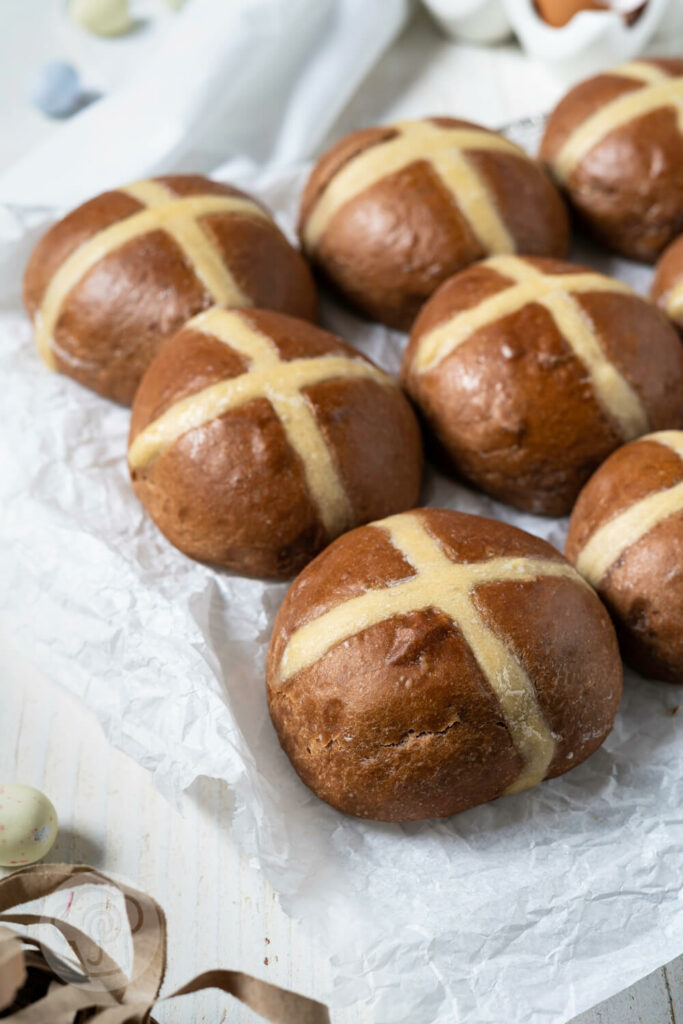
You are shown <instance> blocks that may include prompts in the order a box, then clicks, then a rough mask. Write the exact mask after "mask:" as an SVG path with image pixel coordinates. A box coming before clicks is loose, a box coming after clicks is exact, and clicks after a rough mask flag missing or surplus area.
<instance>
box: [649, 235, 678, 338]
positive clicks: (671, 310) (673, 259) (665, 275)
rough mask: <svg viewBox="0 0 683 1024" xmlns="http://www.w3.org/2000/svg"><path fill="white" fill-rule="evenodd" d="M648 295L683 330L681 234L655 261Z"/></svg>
mask: <svg viewBox="0 0 683 1024" xmlns="http://www.w3.org/2000/svg"><path fill="white" fill-rule="evenodd" d="M650 295H651V297H652V300H653V301H654V302H656V303H657V305H658V306H659V308H660V309H661V310H663V311H664V313H666V315H667V316H668V317H669V318H670V319H671V320H673V322H674V323H675V324H676V327H678V329H679V331H683V235H679V237H678V238H677V239H676V240H675V241H674V242H672V243H671V245H670V246H668V248H666V249H665V250H664V252H663V253H662V255H661V257H660V259H659V261H658V262H657V270H656V273H655V276H654V280H653V282H652V290H651V292H650Z"/></svg>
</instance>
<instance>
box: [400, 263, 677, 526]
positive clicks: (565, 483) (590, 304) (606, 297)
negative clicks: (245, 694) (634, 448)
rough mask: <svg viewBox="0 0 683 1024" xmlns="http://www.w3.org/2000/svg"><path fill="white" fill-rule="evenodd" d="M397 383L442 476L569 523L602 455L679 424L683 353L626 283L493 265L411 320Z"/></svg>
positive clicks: (452, 285)
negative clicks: (446, 473)
mask: <svg viewBox="0 0 683 1024" xmlns="http://www.w3.org/2000/svg"><path fill="white" fill-rule="evenodd" d="M401 372H402V379H403V383H404V386H405V388H406V389H407V391H408V393H409V394H410V396H411V397H412V398H413V400H414V401H415V402H416V404H417V406H418V407H419V409H420V411H421V413H422V415H423V417H424V419H425V422H426V424H427V425H428V427H429V428H430V431H431V434H432V437H433V441H434V446H435V449H436V451H437V453H438V454H439V455H440V457H441V459H442V461H443V462H444V463H445V465H446V467H447V468H449V469H450V470H452V471H453V472H455V473H457V474H460V475H461V476H463V477H465V478H466V479H467V480H469V481H470V482H472V483H473V484H475V485H476V486H477V487H480V488H481V489H482V490H483V491H485V492H486V493H487V494H491V495H492V496H493V497H495V498H499V499H500V500H502V501H505V502H508V503H509V504H511V505H515V506H517V507H518V508H522V509H527V510H529V511H531V512H538V513H543V514H545V515H556V516H559V515H566V514H568V513H569V512H570V511H571V509H572V506H573V504H574V501H575V500H576V497H577V495H578V493H579V490H580V489H581V487H582V486H583V484H584V483H585V482H586V480H587V479H588V477H589V476H590V474H591V473H592V472H593V470H594V469H596V468H597V467H598V466H599V465H600V463H601V462H602V461H603V459H605V458H606V457H607V456H608V455H609V454H610V452H612V451H614V449H615V448H618V447H619V445H620V444H622V443H623V442H624V441H628V440H631V439H632V438H634V437H638V435H640V434H646V433H647V432H648V431H649V430H652V429H657V430H659V429H666V428H670V427H680V426H683V346H681V343H680V340H679V338H678V335H677V333H676V331H675V330H674V329H673V327H672V326H671V324H670V323H669V322H668V321H667V319H666V317H664V316H663V315H662V313H661V312H660V311H659V310H658V309H656V308H655V307H654V306H653V305H652V303H650V302H647V301H646V300H645V299H642V298H640V297H639V296H638V295H636V294H635V292H633V291H632V290H631V289H630V288H629V287H628V286H627V285H626V284H624V283H623V282H621V281H616V280H614V279H612V278H609V277H605V276H604V275H603V274H597V273H595V271H592V270H590V269H589V268H588V267H581V266H577V265H575V264H571V263H563V262H560V261H558V260H544V259H533V258H529V257H525V258H522V257H516V256H496V257H491V258H490V259H488V260H483V261H482V262H481V263H478V264H476V265H475V266H473V267H469V268H468V269H467V270H463V271H461V272H460V273H459V274H456V275H455V276H454V277H453V278H451V280H450V281H447V282H446V283H445V284H444V285H442V286H441V288H440V289H439V291H438V292H437V293H436V294H435V295H434V296H433V297H432V298H431V299H430V300H429V302H428V303H426V305H425V307H424V309H423V310H422V312H421V314H420V316H419V318H418V320H417V322H416V324H415V327H414V329H413V333H412V335H411V339H410V343H409V345H408V348H407V350H406V352H405V356H404V360H403V367H402V371H401Z"/></svg>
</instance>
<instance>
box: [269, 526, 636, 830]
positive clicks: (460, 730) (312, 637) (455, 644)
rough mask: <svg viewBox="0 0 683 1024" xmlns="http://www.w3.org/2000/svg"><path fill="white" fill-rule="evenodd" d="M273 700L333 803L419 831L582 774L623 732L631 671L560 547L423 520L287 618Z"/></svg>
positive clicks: (295, 590) (350, 547)
mask: <svg viewBox="0 0 683 1024" xmlns="http://www.w3.org/2000/svg"><path fill="white" fill-rule="evenodd" d="M267 690H268V703H269V708H270V715H271V717H272V721H273V723H274V726H275V729H276V730H278V734H279V736H280V741H281V743H282V745H283V748H284V750H285V752H286V754H287V755H288V757H289V758H290V760H291V761H292V764H293V765H294V768H295V769H296V771H297V772H298V773H299V775H300V776H301V778H302V779H303V781H304V782H305V783H306V785H308V786H310V788H311V790H312V791H313V792H314V793H315V794H316V795H317V796H318V797H319V798H321V799H322V800H325V801H327V802H328V803H330V804H332V805H333V807H336V808H338V809H339V810H341V811H345V812H346V813H347V814H354V815H357V816H359V817H367V818H376V819H379V820H383V821H409V820H415V819H420V818H429V817H444V816H447V815H451V814H455V813H457V812H458V811H464V810H466V809H467V808H469V807H474V806H475V805H477V804H481V803H484V802H485V801H488V800H494V799H496V798H497V797H501V796H503V795H505V794H509V793H517V792H519V791H521V790H525V788H528V787H529V786H532V785H536V784H537V783H538V782H540V781H541V780H542V779H544V778H552V777H554V776H555V775H561V774H562V773H563V772H565V771H568V769H569V768H572V767H575V766H577V765H578V764H580V763H581V762H582V761H584V760H585V759H586V758H587V757H589V756H590V755H591V754H592V753H593V752H594V751H595V750H597V748H598V746H599V745H600V743H601V742H602V741H603V739H604V738H605V736H606V735H607V733H608V732H609V730H610V729H611V727H612V722H613V720H614V715H615V713H616V709H617V707H618V702H620V697H621V692H622V663H621V660H620V657H618V650H617V645H616V638H615V636H614V631H613V629H612V626H611V624H610V622H609V616H608V615H607V612H606V611H605V609H604V608H603V606H602V604H601V603H600V601H599V600H598V598H597V597H596V595H595V593H594V592H593V591H592V590H591V588H590V587H588V586H587V585H586V584H585V583H584V582H583V580H582V579H581V577H580V575H579V573H578V572H575V570H574V569H572V568H571V566H570V565H569V564H568V563H567V562H566V561H565V559H564V558H562V556H561V555H560V554H558V552H557V551H555V549H554V548H552V547H551V546H550V545H549V544H546V543H545V542H544V541H540V540H538V539H537V538H533V537H530V536H529V535H528V534H524V532H523V531H522V530H520V529H516V528H515V527H513V526H509V525H507V524H506V523H503V522H496V521H494V520H490V519H483V518H481V517H479V516H472V515H465V514H463V513H460V512H451V511H440V510H436V509H418V510H416V511H413V512H408V513H405V514H403V515H396V516H391V517H390V518H388V519H385V520H383V521H381V522H376V523H372V524H371V525H369V526H362V527H360V528H359V529H355V530H353V531H352V532H350V534H345V535H344V536H343V537H341V538H339V540H337V541H335V543H334V544H332V545H331V546H330V547H329V548H327V550H326V551H324V552H323V554H322V555H319V556H318V557H317V558H316V559H315V560H314V561H313V562H312V563H311V564H310V565H309V566H307V568H306V569H304V571H303V572H302V573H301V574H300V575H299V577H298V578H297V579H296V580H295V582H294V584H293V585H292V587H291V589H290V591H289V593H288V595H287V597H286V598H285V602H284V603H283V605H282V607H281V609H280V612H279V614H278V617H276V620H275V624H274V628H273V633H272V638H271V641H270V648H269V651H268V666H267Z"/></svg>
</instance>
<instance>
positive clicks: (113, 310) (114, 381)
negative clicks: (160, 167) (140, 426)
mask: <svg viewBox="0 0 683 1024" xmlns="http://www.w3.org/2000/svg"><path fill="white" fill-rule="evenodd" d="M24 299H25V303H26V308H27V309H28V312H29V315H30V316H31V318H32V319H33V322H34V325H35V331H36V340H37V343H38V348H39V350H40V353H41V355H42V357H43V359H44V360H45V362H46V363H47V364H48V366H50V367H51V368H52V369H55V370H60V371H61V372H62V373H66V374H68V375H69V376H70V377H74V378H75V379H76V380H78V381H79V382H80V383H81V384H84V385H85V386H86V387H89V388H92V390H93V391H97V392H98V393H99V394H101V395H104V396H105V397H107V398H113V399H115V400H116V401H118V402H124V403H125V404H130V402H131V401H132V399H133V395H134V394H135V389H136V387H137V386H138V383H139V381H140V378H141V376H142V374H143V373H144V371H145V370H146V369H147V367H148V366H149V364H150V362H151V361H152V358H153V357H154V355H155V353H156V351H157V349H158V348H159V346H160V344H161V343H162V342H163V341H164V340H165V339H166V338H169V337H171V335H173V334H175V332H176V331H177V330H179V329H180V327H182V325H183V324H184V323H185V321H186V320H189V319H190V317H192V316H194V315H195V313H199V312H200V311H201V310H202V309H206V308H207V307H208V306H212V305H214V304H216V303H218V304H220V305H224V306H231V307H247V306H261V307H264V308H266V309H275V310H279V311H281V312H283V313H289V314H292V315H293V316H299V317H304V318H306V319H313V318H314V317H315V314H316V296H315V289H314V286H313V280H312V277H311V274H310V271H309V269H308V266H307V265H306V263H305V261H304V259H303V258H302V257H301V255H300V254H299V253H298V252H297V251H296V250H295V249H293V248H292V246H291V245H290V244H289V242H288V241H287V239H286V238H285V236H284V235H283V234H282V232H281V231H280V230H279V228H278V227H277V226H276V224H275V222H274V221H273V219H272V218H271V216H270V214H269V213H268V212H267V210H265V209H264V207H263V206H261V204H260V203H257V202H256V200H254V199H252V198H251V196H248V195H246V194H245V193H243V192H239V191H238V190H237V189H235V188H231V187H230V186H229V185H221V184H219V183H218V182H215V181H209V179H208V178H203V177H200V176H199V175H173V176H170V177H163V178H154V179H153V180H150V181H138V182H135V183H134V184H132V185H127V186H125V187H122V188H119V189H116V190H115V191H112V192H105V193H104V194H103V195H100V196H97V197H96V198H95V199H91V200H90V201H89V202H87V203H85V204H84V205H83V206H79V207H78V209H76V210H73V211H72V212H71V213H70V214H68V216H66V217H65V218H64V219H63V220H60V221H59V222H58V223H57V224H55V225H54V226H53V227H52V228H51V229H50V230H49V231H48V232H47V234H46V235H45V236H44V237H43V239H42V240H41V241H40V242H39V243H38V245H37V246H36V248H35V250H34V252H33V255H32V256H31V259H30V260H29V263H28V266H27V268H26V273H25V276H24Z"/></svg>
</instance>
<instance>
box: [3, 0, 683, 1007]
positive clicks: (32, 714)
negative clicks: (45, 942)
mask: <svg viewBox="0 0 683 1024" xmlns="http://www.w3.org/2000/svg"><path fill="white" fill-rule="evenodd" d="M60 9H61V4H58V3H57V0H50V2H48V0H22V2H21V3H19V2H18V0H9V2H8V0H5V4H4V5H2V7H1V8H0V39H2V40H3V42H2V44H0V46H1V49H2V52H1V56H0V129H1V130H0V139H3V137H4V143H3V147H2V148H0V166H1V165H2V164H4V163H7V162H9V160H10V159H13V158H15V157H16V156H18V155H19V154H20V153H21V152H22V151H23V150H25V149H26V148H28V146H29V145H31V144H33V143H35V142H36V141H37V140H38V139H39V138H40V137H41V136H43V135H44V134H45V133H46V132H47V131H52V130H58V129H56V128H55V126H54V125H49V124H47V123H44V122H41V119H40V117H39V116H38V115H37V114H36V113H35V112H31V111H30V110H29V108H28V107H27V106H26V104H25V103H23V104H22V99H21V95H20V94H19V93H18V89H19V88H23V86H24V84H25V82H26V80H27V78H28V77H29V73H30V71H31V68H32V67H35V66H37V65H38V64H39V63H40V61H42V60H43V59H46V58H48V57H55V56H58V55H65V56H70V55H71V56H73V55H74V54H73V53H72V52H70V47H71V50H72V51H73V49H74V47H75V45H76V44H75V43H74V42H73V38H72V37H71V36H69V34H68V33H66V32H64V30H63V26H61V27H60V25H61V23H60V22H59V18H60V17H61V14H60ZM41 18H42V23H41ZM55 26H56V27H55ZM55 33H57V35H55ZM60 33H61V34H60ZM55 38H57V39H58V40H59V43H60V47H61V54H60V53H56V52H55V49H54V41H55ZM83 45H85V44H84V43H83V41H80V42H79V43H78V46H79V47H82V46H83ZM116 45H119V44H116ZM131 45H132V48H129V49H125V44H124V48H123V49H121V50H119V51H112V50H111V49H110V50H106V47H105V49H102V46H103V44H101V43H97V44H95V46H96V48H97V49H98V60H101V61H102V65H101V66H102V69H103V70H102V77H103V79H104V80H105V81H106V79H107V76H110V77H111V76H112V75H113V71H112V68H113V67H114V65H115V63H116V60H119V63H121V64H123V65H125V64H126V63H127V62H129V61H130V60H131V59H133V57H134V56H135V53H134V48H135V47H136V46H139V42H135V41H134V42H133V44H131ZM682 49H683V47H682ZM112 53H113V54H114V56H112ZM119 53H120V54H121V57H120V58H119V57H118V54H119ZM115 58H116V59H115ZM107 61H109V62H110V63H109V65H108V64H107ZM473 82H477V83H478V84H477V87H476V89H475V88H474V87H473V85H472V83H473ZM563 88H564V86H563V83H562V82H560V81H559V80H558V79H556V78H554V77H553V75H552V74H551V73H550V72H549V71H548V70H547V69H546V68H544V67H542V66H540V65H536V64H532V63H531V62H527V61H525V60H524V59H523V58H522V57H521V55H520V54H519V52H518V51H517V50H516V48H514V47H512V46H510V47H505V48H497V49H495V50H478V49H473V48H465V47H459V46H456V45H454V44H451V43H448V42H446V41H445V40H444V39H442V37H440V36H439V35H438V34H437V32H436V31H435V30H434V28H433V27H432V25H431V23H429V22H428V21H427V19H426V18H424V17H420V18H418V19H416V21H415V22H414V23H413V24H412V25H411V26H410V27H409V29H408V30H406V32H405V33H404V34H403V36H402V37H401V39H400V40H399V42H398V43H397V44H396V46H395V47H394V50H393V52H392V53H391V54H390V55H388V56H387V57H386V58H385V59H384V60H383V61H382V63H381V65H380V66H378V68H377V69H376V70H375V71H374V72H373V73H372V74H371V76H370V79H369V81H368V82H367V83H366V86H365V89H364V90H363V94H362V96H359V97H358V98H357V99H356V100H354V101H353V102H352V103H351V104H350V105H349V108H348V109H347V110H346V111H345V113H344V115H343V116H342V119H341V122H340V125H339V127H338V131H339V132H341V131H343V130H346V129H350V128H352V127H357V125H358V124H359V122H361V121H364V122H365V123H367V122H368V121H369V120H371V119H372V118H373V115H374V116H376V117H377V118H383V117H386V116H391V114H392V113H393V112H394V111H397V112H399V113H400V114H401V115H402V116H410V115H418V114H425V113H442V112H448V113H452V114H460V115H464V116H467V117H468V118H471V119H472V120H481V121H483V122H485V123H487V124H490V125H494V126H495V125H499V124H502V123H505V122H507V121H510V120H513V119H515V118H517V117H522V116H525V115H527V114H531V113H535V112H537V111H539V110H542V109H546V108H547V107H549V106H550V105H551V104H552V103H553V102H554V100H555V99H556V98H557V96H558V95H559V94H560V93H561V92H562V90H563ZM0 579H1V567H0ZM0 585H1V584H0ZM0 652H2V653H1V654H0V659H1V663H0V671H1V672H2V677H1V679H0V780H1V781H11V780H16V781H22V782H26V783H30V784H32V785H35V786H38V787H39V788H40V789H43V790H44V791H46V792H47V793H48V795H49V796H50V797H51V798H52V800H53V801H54V803H55V804H56V806H57V809H58V812H59V815H60V819H61V831H60V836H59V839H58V841H57V843H56V845H55V847H54V849H53V851H52V853H51V855H50V858H49V859H50V860H54V861H68V862H73V863H79V862H80V863H89V864H92V865H94V866H96V867H100V868H101V869H103V870H104V871H106V872H110V873H114V874H120V875H122V876H124V877H126V878H127V879H129V880H130V881H131V882H132V883H133V884H135V885H137V886H139V887H140V888H142V889H144V890H146V891H148V892H150V893H151V894H152V895H154V896H155V897H156V898H157V899H158V900H159V902H160V903H161V904H162V906H163V907H164V908H165V910H166V912H167V915H168V920H169V939H170V942H169V972H168V976H167V983H168V985H167V990H170V988H171V987H173V986H175V985H177V984H180V983H181V982H184V981H186V980H188V979H189V978H190V977H191V976H193V975H195V974H197V973H199V971H200V970H204V969H206V968H208V967H218V966H223V967H232V968H239V969H243V970H246V971H249V972H250V973H252V974H255V975H258V976H260V977H262V978H265V979H267V980H269V981H273V982H275V983H277V984H280V985H284V986H287V987H291V988H294V989H297V990H299V991H301V992H305V993H307V994H310V995H313V996H317V997H322V996H323V995H324V993H325V991H326V990H327V989H328V988H329V986H330V983H331V973H330V966H329V963H328V962H327V959H326V957H325V954H324V952H323V951H321V950H320V949H318V948H316V945H315V943H314V942H313V940H312V937H311V933H310V932H309V930H308V929H307V927H306V924H305V923H296V922H292V921H290V920H289V919H288V918H287V917H286V916H285V915H284V913H283V912H282V910H281V909H280V907H279V905H278V902H277V899H276V897H275V895H274V893H273V891H272V890H271V888H270V886H269V885H268V883H267V882H266V881H265V879H264V878H263V877H262V876H261V875H260V874H259V872H258V871H257V870H256V869H255V868H254V867H252V866H250V865H249V864H248V863H247V862H246V860H245V859H244V858H243V857H241V856H240V854H239V853H238V852H237V850H236V848H235V846H234V844H233V842H232V840H231V837H230V833H229V828H228V820H229V815H228V807H229V796H228V794H227V793H226V792H225V790H224V789H222V788H221V787H220V786H219V785H216V784H214V783H211V782H208V781H207V782H205V783H204V784H203V785H201V786H199V787H198V788H197V790H196V791H193V792H191V793H190V794H188V795H187V796H186V798H185V799H184V801H183V805H182V815H181V814H180V813H178V812H177V811H175V810H174V809H172V808H171V807H170V806H169V805H168V804H167V803H166V801H165V800H164V799H163V798H162V797H161V796H160V795H159V794H158V792H157V791H156V790H155V788H154V786H153V785H152V783H151V780H150V777H149V776H148V775H147V773H146V772H145V771H144V769H143V768H141V767H140V766H139V765H137V764H136V763H134V762H133V761H131V760H129V759H128V758H127V757H125V756H124V755H122V754H121V753H119V752H118V751H116V750H115V749H113V748H112V747H110V746H109V745H108V743H107V742H106V740H105V739H104V737H103V735H102V732H101V730H100V727H99V725H98V724H97V722H96V721H95V719H94V717H93V716H92V715H91V714H90V713H89V712H88V711H86V710H85V709H84V708H83V707H82V706H81V705H80V704H79V703H77V702H76V701H75V700H74V699H73V698H71V697H69V696H68V695H66V694H65V693H64V692H63V691H61V690H59V689H57V688H56V687H55V686H54V685H53V684H52V683H51V682H50V681H49V680H48V679H46V678H44V677H43V676H41V674H40V673H38V672H37V671H36V670H35V669H34V668H33V667H32V665H31V664H30V662H29V661H28V660H26V659H25V658H24V657H23V656H19V655H18V654H17V653H16V652H15V651H14V650H13V649H12V647H11V641H10V640H9V639H8V638H4V637H2V636H1V635H0ZM217 893H218V896H219V898H217V897H216V894H217ZM190 1000H192V1002H190ZM157 1017H158V1019H159V1020H160V1021H161V1022H163V1024H180V1022H181V1021H183V1022H184V1021H187V1020H193V1021H197V1022H204V1021H206V1022H209V1021H211V1022H221V1021H224V1020H228V1019H229V1020H231V1021H233V1022H234V1024H242V1022H246V1021H248V1020H254V1019H255V1017H254V1015H253V1014H251V1013H250V1011H248V1010H245V1009H244V1008H242V1007H241V1006H239V1005H238V1004H235V1003H233V1004H232V1005H229V1000H228V997H223V996H217V995H215V994H202V995H199V996H195V997H188V998H187V999H184V1000H181V1001H178V1002H176V1003H175V1004H171V1005H169V1006H167V1007H166V1008H164V1009H163V1010H161V1011H159V1012H158V1014H157ZM370 1021H371V1018H370V1016H369V1015H368V1013H367V1011H365V1010H364V1009H363V1008H362V1007H361V1008H353V1009H349V1010H342V1011H338V1012H336V1013H335V1014H334V1022H335V1024H370ZM415 1024H429V1022H428V1021H415ZM574 1024H683V958H681V959H679V960H677V961H676V962H674V963H673V964H670V965H669V966H668V967H666V968H662V969H660V970H659V971H656V972H655V973H654V974H651V975H649V976H648V977H647V978H644V979H643V980H642V981H641V982H639V983H638V984H637V985H634V986H632V987H631V988H630V989H628V990H626V991H625V992H622V993H621V994H620V995H618V996H615V997H614V998H613V999H610V1000H609V1001H608V1002H606V1003H604V1004H602V1005H601V1006H598V1007H596V1008H595V1009H593V1010H591V1011H589V1012H587V1013H585V1014H582V1015H581V1016H580V1017H578V1018H576V1020H575V1022H574Z"/></svg>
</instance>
